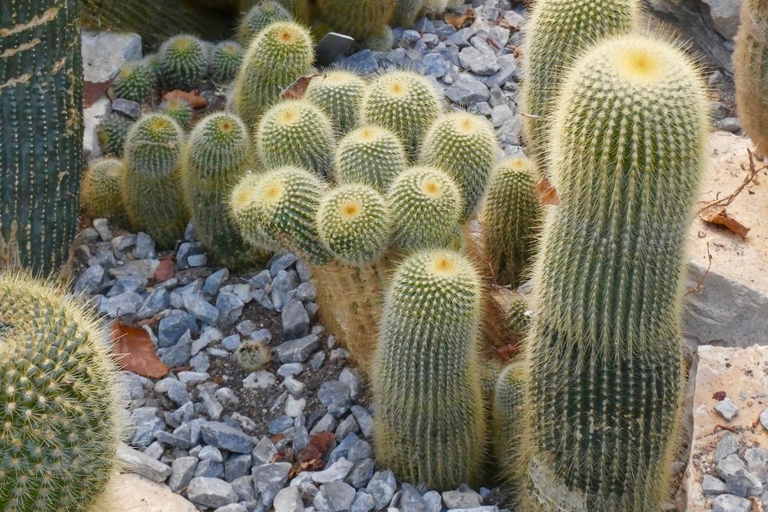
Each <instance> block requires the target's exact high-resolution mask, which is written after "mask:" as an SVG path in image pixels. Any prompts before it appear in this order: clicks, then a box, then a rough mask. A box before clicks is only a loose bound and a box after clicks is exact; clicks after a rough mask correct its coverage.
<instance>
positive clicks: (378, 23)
mask: <svg viewBox="0 0 768 512" xmlns="http://www.w3.org/2000/svg"><path fill="white" fill-rule="evenodd" d="M394 10H395V0H357V1H355V2H349V1H348V0H317V5H316V8H315V11H316V12H317V13H318V14H319V15H320V16H321V17H322V18H323V19H324V20H326V21H327V22H328V23H329V24H330V25H331V26H332V27H333V29H334V30H335V31H336V32H341V33H343V34H347V35H350V36H352V37H354V38H355V39H360V40H363V39H365V38H366V37H368V36H370V35H371V34H373V33H375V32H377V31H378V30H381V27H382V26H384V25H385V24H386V23H387V21H389V19H390V18H391V17H392V12H393V11H394Z"/></svg>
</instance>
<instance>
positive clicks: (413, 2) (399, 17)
mask: <svg viewBox="0 0 768 512" xmlns="http://www.w3.org/2000/svg"><path fill="white" fill-rule="evenodd" d="M423 5H424V0H397V5H396V7H395V12H394V15H393V17H392V25H393V26H395V27H405V28H408V27H411V26H413V24H414V23H416V18H417V17H418V16H419V13H420V12H421V8H422V6H423Z"/></svg>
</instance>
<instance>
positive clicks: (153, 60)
mask: <svg viewBox="0 0 768 512" xmlns="http://www.w3.org/2000/svg"><path fill="white" fill-rule="evenodd" d="M141 63H142V64H143V65H144V67H146V68H147V69H148V70H149V72H150V74H151V76H152V88H153V89H154V90H155V91H159V90H160V88H161V86H162V85H163V71H162V69H160V55H158V54H157V53H151V54H149V55H147V56H146V57H144V58H143V59H142V60H141Z"/></svg>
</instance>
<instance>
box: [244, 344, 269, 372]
mask: <svg viewBox="0 0 768 512" xmlns="http://www.w3.org/2000/svg"><path fill="white" fill-rule="evenodd" d="M235 359H236V360H237V364H238V366H240V368H242V369H243V370H245V371H247V372H257V371H259V370H263V369H264V368H265V367H266V366H267V365H268V364H269V363H270V362H271V361H272V349H270V348H269V345H267V344H266V343H264V342H263V341H256V340H246V341H243V343H242V344H241V345H240V346H239V347H238V349H237V351H236V352H235Z"/></svg>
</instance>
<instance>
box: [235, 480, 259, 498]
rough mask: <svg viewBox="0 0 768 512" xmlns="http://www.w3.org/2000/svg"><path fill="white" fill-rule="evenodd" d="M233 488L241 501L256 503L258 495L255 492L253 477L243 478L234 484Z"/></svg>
mask: <svg viewBox="0 0 768 512" xmlns="http://www.w3.org/2000/svg"><path fill="white" fill-rule="evenodd" d="M232 488H233V489H234V490H235V492H236V493H237V497H238V498H239V501H254V500H255V499H256V493H255V492H254V491H253V477H252V476H250V475H248V476H242V477H240V478H238V479H236V480H235V481H234V482H232Z"/></svg>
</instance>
